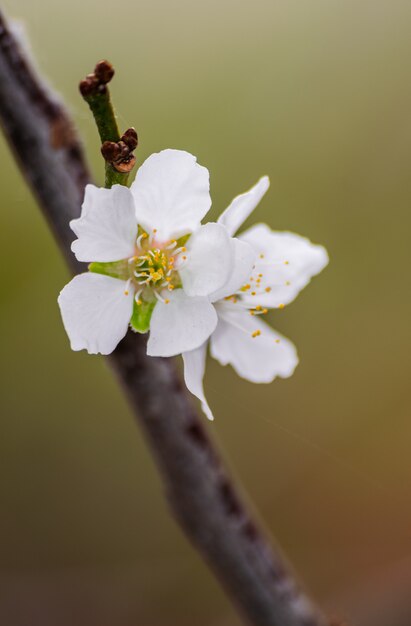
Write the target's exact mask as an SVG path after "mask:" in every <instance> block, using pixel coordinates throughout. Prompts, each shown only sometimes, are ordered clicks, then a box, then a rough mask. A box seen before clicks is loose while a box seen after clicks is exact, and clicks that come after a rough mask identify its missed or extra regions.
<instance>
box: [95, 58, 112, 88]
mask: <svg viewBox="0 0 411 626" xmlns="http://www.w3.org/2000/svg"><path fill="white" fill-rule="evenodd" d="M94 75H95V77H96V78H97V80H98V82H99V83H103V85H106V84H107V83H109V82H110V81H111V79H112V78H113V76H114V67H113V66H112V65H111V63H109V62H108V61H100V62H99V63H97V65H96V67H95V68H94Z"/></svg>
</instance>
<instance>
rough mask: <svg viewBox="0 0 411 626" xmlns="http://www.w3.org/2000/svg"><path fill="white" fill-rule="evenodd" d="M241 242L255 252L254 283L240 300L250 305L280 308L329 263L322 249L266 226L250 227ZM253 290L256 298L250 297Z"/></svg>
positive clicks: (292, 234)
mask: <svg viewBox="0 0 411 626" xmlns="http://www.w3.org/2000/svg"><path fill="white" fill-rule="evenodd" d="M240 239H241V240H242V241H245V242H247V243H248V244H250V245H251V246H253V247H254V249H255V251H256V252H257V260H256V264H255V268H254V270H253V277H254V281H253V282H251V283H250V284H251V288H250V289H249V290H248V291H247V292H246V293H245V294H244V297H243V301H244V302H245V303H247V304H248V305H249V306H255V305H258V304H260V305H261V306H265V307H279V306H281V305H282V304H288V303H289V302H292V301H293V300H294V299H295V297H296V296H297V295H298V293H299V292H300V291H301V289H303V288H304V287H305V286H306V285H307V284H308V283H309V282H310V279H311V278H312V277H313V276H315V275H316V274H318V273H319V272H321V270H322V269H324V267H325V266H326V265H327V263H328V255H327V251H326V250H325V248H323V247H322V246H318V245H314V244H312V243H311V242H310V241H309V240H308V239H306V238H305V237H300V236H299V235H295V234H294V233H288V232H274V231H272V230H271V229H270V228H269V227H268V226H266V225H265V224H256V225H255V226H252V227H251V228H250V229H249V230H247V231H246V232H245V233H242V234H241V235H240ZM258 278H259V279H260V282H259V284H258V286H257V288H256V281H257V279H258ZM266 290H267V291H266ZM253 291H254V292H256V293H257V295H256V296H252V295H251V294H252V292H253Z"/></svg>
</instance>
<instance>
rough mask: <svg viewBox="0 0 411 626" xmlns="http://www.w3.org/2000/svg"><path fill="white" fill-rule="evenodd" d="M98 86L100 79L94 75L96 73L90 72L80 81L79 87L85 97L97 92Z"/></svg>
mask: <svg viewBox="0 0 411 626" xmlns="http://www.w3.org/2000/svg"><path fill="white" fill-rule="evenodd" d="M97 87H98V80H97V78H96V77H95V76H94V74H88V75H87V76H86V77H85V78H84V80H82V81H81V82H80V85H79V89H80V93H81V95H82V96H83V98H87V96H91V95H92V94H93V93H95V91H96V89H97Z"/></svg>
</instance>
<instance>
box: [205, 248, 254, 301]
mask: <svg viewBox="0 0 411 626" xmlns="http://www.w3.org/2000/svg"><path fill="white" fill-rule="evenodd" d="M230 246H231V253H232V255H233V258H234V263H233V269H232V271H231V273H230V275H229V277H228V280H227V282H226V283H225V284H224V285H223V287H221V289H218V290H217V291H215V292H214V293H212V294H211V295H210V296H209V297H210V300H211V302H217V300H221V299H223V298H226V297H227V296H231V295H233V294H234V293H236V292H237V291H238V290H239V289H240V288H241V287H242V286H243V285H244V284H245V283H247V282H248V281H249V280H250V276H251V273H252V271H253V266H254V262H255V258H256V253H255V250H254V249H253V248H252V247H251V246H250V245H249V244H248V243H245V242H244V241H240V240H239V239H235V238H234V237H231V239H230Z"/></svg>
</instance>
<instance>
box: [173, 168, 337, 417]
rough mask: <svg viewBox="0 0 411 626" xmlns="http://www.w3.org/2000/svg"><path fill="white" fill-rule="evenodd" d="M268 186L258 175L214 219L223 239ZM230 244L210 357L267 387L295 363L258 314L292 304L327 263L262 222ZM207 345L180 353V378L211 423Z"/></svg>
mask: <svg viewBox="0 0 411 626" xmlns="http://www.w3.org/2000/svg"><path fill="white" fill-rule="evenodd" d="M268 187H269V180H268V178H267V177H263V178H261V180H260V181H259V182H258V183H257V184H256V185H255V186H254V187H253V188H252V189H250V191H248V192H246V193H244V194H241V195H240V196H237V197H236V198H235V199H234V200H233V202H232V203H231V204H230V206H229V207H228V208H227V209H226V210H225V211H224V213H223V214H222V215H221V216H220V218H219V220H218V223H219V224H220V225H223V226H224V227H225V228H226V230H227V234H228V235H230V236H233V235H235V234H236V232H237V230H238V229H239V227H240V226H241V225H242V223H243V222H244V221H245V220H246V219H247V217H248V216H249V215H250V214H251V212H252V211H253V210H254V209H255V207H256V206H257V204H258V203H259V201H260V200H261V198H262V197H263V195H264V194H265V192H266V191H267V189H268ZM231 246H232V248H233V254H234V264H233V271H232V273H231V275H230V278H229V279H228V281H227V283H226V284H225V285H224V286H223V287H221V288H219V289H218V290H216V292H214V293H213V294H211V295H210V296H209V299H210V301H211V302H212V303H213V304H214V307H215V310H216V312H217V315H218V324H217V326H216V328H215V330H214V331H213V333H212V334H211V337H210V352H211V356H212V357H214V358H215V359H217V361H219V362H220V363H221V364H222V365H227V364H230V365H232V367H233V368H234V370H235V371H236V372H237V374H239V376H241V377H242V378H245V379H247V380H249V381H251V382H254V383H269V382H271V381H273V380H274V378H276V377H277V376H279V377H281V378H287V377H289V376H291V375H292V374H293V372H294V369H295V367H296V366H297V364H298V357H297V352H296V349H295V347H294V345H293V344H292V343H291V342H290V341H289V340H288V339H286V338H285V337H283V336H282V335H280V334H279V333H277V332H276V331H274V330H273V329H271V327H270V326H268V324H266V323H265V322H264V321H262V319H261V316H263V315H265V314H266V313H267V312H268V310H269V309H282V308H284V307H285V305H286V304H289V303H290V302H292V301H293V300H294V298H295V297H296V296H297V295H298V293H299V292H300V291H301V289H303V287H305V286H306V285H307V284H308V283H309V281H310V279H311V278H312V277H313V276H315V275H316V274H318V273H319V272H320V271H321V270H322V269H323V268H324V267H325V266H326V265H327V263H328V255H327V252H326V250H325V248H323V247H322V246H319V245H314V244H312V243H311V242H310V241H309V240H308V239H305V238H303V237H300V236H299V235H295V234H293V233H289V232H275V231H272V230H271V229H270V228H269V227H268V226H266V225H265V224H257V225H255V226H252V227H251V228H250V229H248V230H247V231H245V232H244V233H242V234H241V235H239V236H238V238H237V239H234V238H233V239H231ZM207 344H208V341H206V342H204V343H203V344H202V345H201V346H199V347H198V348H196V349H194V350H191V351H189V352H185V353H184V354H183V360H184V378H185V382H186V385H187V388H188V389H189V390H190V391H191V393H193V394H194V395H195V396H196V397H197V398H199V400H200V401H201V405H202V409H203V411H204V413H205V414H206V415H207V417H208V418H209V419H213V414H212V412H211V410H210V407H209V405H208V403H207V401H206V398H205V395H204V388H203V377H204V371H205V361H206V353H207Z"/></svg>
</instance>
